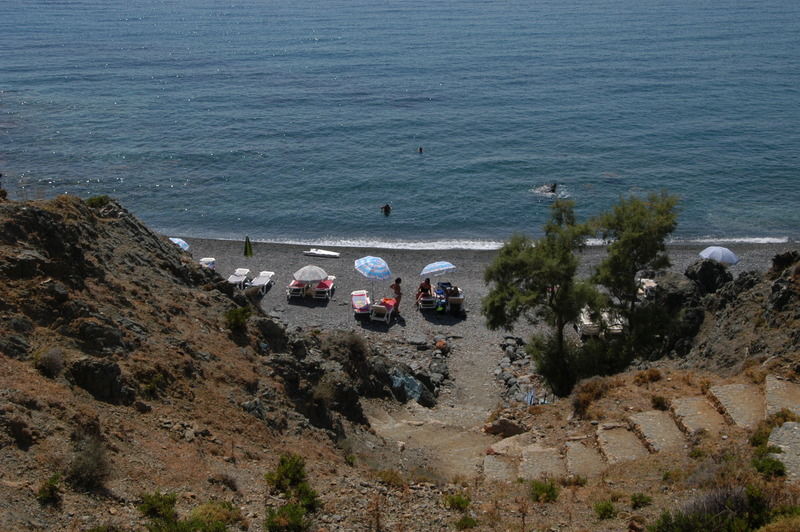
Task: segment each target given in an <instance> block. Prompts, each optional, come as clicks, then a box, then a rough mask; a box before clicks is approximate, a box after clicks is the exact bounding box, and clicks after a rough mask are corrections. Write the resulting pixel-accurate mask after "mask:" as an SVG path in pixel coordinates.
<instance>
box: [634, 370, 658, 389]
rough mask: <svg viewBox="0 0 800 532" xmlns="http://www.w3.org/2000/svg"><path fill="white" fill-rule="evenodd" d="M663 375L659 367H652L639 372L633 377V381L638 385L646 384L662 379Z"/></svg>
mask: <svg viewBox="0 0 800 532" xmlns="http://www.w3.org/2000/svg"><path fill="white" fill-rule="evenodd" d="M661 377H662V375H661V371H659V370H658V369H657V368H650V369H646V370H644V371H640V372H639V373H637V374H636V376H635V377H634V378H633V383H634V384H636V385H637V386H644V385H645V384H650V383H651V382H657V381H660V380H661Z"/></svg>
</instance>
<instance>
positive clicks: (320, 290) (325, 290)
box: [314, 275, 336, 299]
mask: <svg viewBox="0 0 800 532" xmlns="http://www.w3.org/2000/svg"><path fill="white" fill-rule="evenodd" d="M334 281H336V276H334V275H329V276H328V278H327V279H325V280H324V281H320V282H319V284H318V285H317V286H316V287H315V288H314V299H330V298H331V294H332V293H333V289H334V286H333V283H334Z"/></svg>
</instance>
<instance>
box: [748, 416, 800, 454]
mask: <svg viewBox="0 0 800 532" xmlns="http://www.w3.org/2000/svg"><path fill="white" fill-rule="evenodd" d="M787 421H800V416H798V415H797V414H795V413H794V412H792V411H791V410H788V409H786V408H784V409H782V410H781V411H780V412H776V413H774V414H772V415H771V416H769V417H768V418H767V419H765V420H764V421H761V422H760V423H759V424H758V426H757V427H756V429H755V431H754V432H753V434H752V436H750V445H752V446H753V447H761V446H763V445H766V444H767V442H768V441H769V435H770V434H771V433H772V429H774V428H775V427H780V426H781V425H783V424H784V423H786V422H787Z"/></svg>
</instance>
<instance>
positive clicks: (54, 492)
mask: <svg viewBox="0 0 800 532" xmlns="http://www.w3.org/2000/svg"><path fill="white" fill-rule="evenodd" d="M60 483H61V475H60V474H58V473H56V474H54V475H52V476H51V477H50V478H48V479H47V480H45V481H44V482H42V484H41V485H40V486H39V489H38V490H37V491H36V500H37V501H39V503H40V504H52V505H57V504H59V503H60V502H61V489H60V487H59V484H60Z"/></svg>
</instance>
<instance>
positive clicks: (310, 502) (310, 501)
mask: <svg viewBox="0 0 800 532" xmlns="http://www.w3.org/2000/svg"><path fill="white" fill-rule="evenodd" d="M292 496H293V497H294V498H295V499H296V500H297V502H298V504H300V505H301V506H302V507H303V508H305V509H306V511H307V512H316V511H317V510H318V509H319V507H320V506H321V505H322V503H321V502H320V500H319V495H318V494H317V492H316V491H314V490H313V489H312V488H311V486H309V484H308V482H301V483H300V484H298V485H297V486H295V487H294V492H293V493H292Z"/></svg>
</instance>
